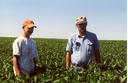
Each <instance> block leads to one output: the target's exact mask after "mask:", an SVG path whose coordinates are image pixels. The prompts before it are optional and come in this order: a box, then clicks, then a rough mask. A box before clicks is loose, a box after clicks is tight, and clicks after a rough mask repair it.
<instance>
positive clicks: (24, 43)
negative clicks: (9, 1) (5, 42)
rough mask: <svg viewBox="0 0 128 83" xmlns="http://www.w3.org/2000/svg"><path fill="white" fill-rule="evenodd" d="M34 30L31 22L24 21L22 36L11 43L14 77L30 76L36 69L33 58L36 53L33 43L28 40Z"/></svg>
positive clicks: (35, 56) (36, 55)
mask: <svg viewBox="0 0 128 83" xmlns="http://www.w3.org/2000/svg"><path fill="white" fill-rule="evenodd" d="M34 28H36V26H35V24H34V22H33V21H32V20H29V19H27V20H25V21H24V22H23V25H22V29H23V34H22V35H21V36H20V37H18V38H17V39H16V40H15V41H14V42H13V70H14V74H15V75H20V74H23V75H30V72H32V71H34V69H35V68H36V61H35V58H37V57H38V52H37V48H36V44H35V42H34V41H33V40H32V39H31V38H30V35H31V34H32V33H33V30H34Z"/></svg>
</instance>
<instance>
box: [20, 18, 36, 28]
mask: <svg viewBox="0 0 128 83" xmlns="http://www.w3.org/2000/svg"><path fill="white" fill-rule="evenodd" d="M22 27H23V28H24V27H28V28H32V27H34V28H37V27H36V25H35V24H34V22H33V21H32V20H30V19H26V20H24V22H23V24H22Z"/></svg>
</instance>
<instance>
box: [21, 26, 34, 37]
mask: <svg viewBox="0 0 128 83" xmlns="http://www.w3.org/2000/svg"><path fill="white" fill-rule="evenodd" d="M23 30H24V32H25V33H26V34H28V35H31V34H32V33H33V30H34V27H31V28H30V27H24V29H23Z"/></svg>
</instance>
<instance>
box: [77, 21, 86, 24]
mask: <svg viewBox="0 0 128 83" xmlns="http://www.w3.org/2000/svg"><path fill="white" fill-rule="evenodd" d="M84 23H87V21H80V22H76V24H84Z"/></svg>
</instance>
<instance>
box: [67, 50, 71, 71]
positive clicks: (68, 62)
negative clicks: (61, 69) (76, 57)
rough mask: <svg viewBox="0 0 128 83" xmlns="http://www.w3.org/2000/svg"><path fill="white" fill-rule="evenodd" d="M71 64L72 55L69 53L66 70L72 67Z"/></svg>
mask: <svg viewBox="0 0 128 83" xmlns="http://www.w3.org/2000/svg"><path fill="white" fill-rule="evenodd" d="M70 64H71V53H70V52H67V53H66V69H68V68H69V67H70Z"/></svg>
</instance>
